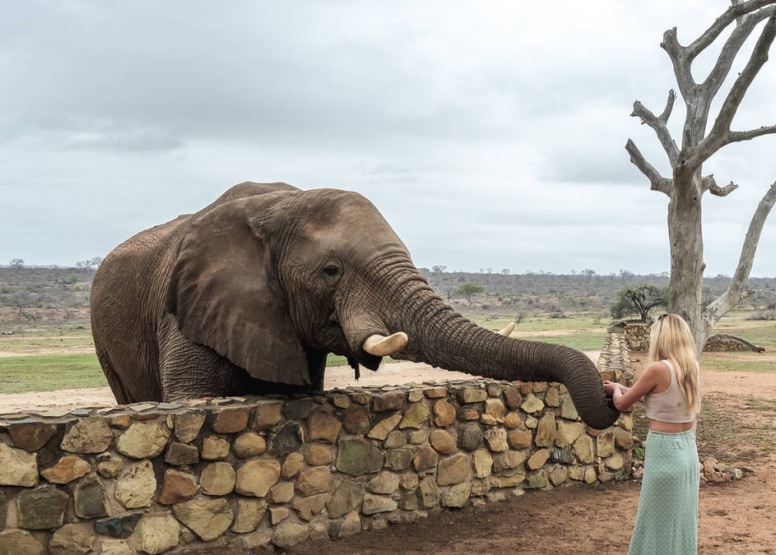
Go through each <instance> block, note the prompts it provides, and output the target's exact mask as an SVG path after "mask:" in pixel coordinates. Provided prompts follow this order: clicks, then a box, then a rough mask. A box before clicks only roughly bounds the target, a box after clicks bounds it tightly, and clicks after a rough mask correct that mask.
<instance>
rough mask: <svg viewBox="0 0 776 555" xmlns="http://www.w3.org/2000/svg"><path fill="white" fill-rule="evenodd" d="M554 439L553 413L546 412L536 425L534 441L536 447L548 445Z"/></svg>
mask: <svg viewBox="0 0 776 555" xmlns="http://www.w3.org/2000/svg"><path fill="white" fill-rule="evenodd" d="M554 441H555V415H554V414H553V413H551V412H547V413H545V414H544V416H542V417H541V419H540V420H539V425H538V426H537V427H536V437H535V438H534V443H535V444H536V446H537V447H549V446H550V445H552V444H553V442H554Z"/></svg>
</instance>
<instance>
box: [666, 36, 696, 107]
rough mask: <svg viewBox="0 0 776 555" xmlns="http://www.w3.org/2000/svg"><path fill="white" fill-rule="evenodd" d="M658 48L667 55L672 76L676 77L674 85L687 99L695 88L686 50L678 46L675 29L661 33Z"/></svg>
mask: <svg viewBox="0 0 776 555" xmlns="http://www.w3.org/2000/svg"><path fill="white" fill-rule="evenodd" d="M660 47H661V48H662V49H663V50H665V51H666V52H667V53H668V57H669V58H670V59H671V64H673V66H674V75H675V76H676V84H677V85H679V92H680V93H681V94H682V97H683V98H685V99H686V98H689V97H690V95H691V94H692V91H693V89H694V88H695V81H693V78H692V73H691V72H690V64H689V60H688V59H687V53H686V49H685V47H684V46H682V45H681V44H679V41H678V40H677V38H676V27H673V28H671V29H669V30H668V31H666V32H665V33H663V42H661V43H660Z"/></svg>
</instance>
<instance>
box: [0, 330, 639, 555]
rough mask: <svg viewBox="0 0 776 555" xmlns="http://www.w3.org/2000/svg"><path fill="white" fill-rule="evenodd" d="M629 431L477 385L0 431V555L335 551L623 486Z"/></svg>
mask: <svg viewBox="0 0 776 555" xmlns="http://www.w3.org/2000/svg"><path fill="white" fill-rule="evenodd" d="M620 337H622V336H620ZM623 341H624V340H622V339H617V338H615V339H613V340H611V339H610V340H609V343H607V345H608V346H605V352H604V353H602V358H601V361H600V365H599V367H600V369H601V370H602V371H604V372H610V373H611V374H607V378H608V379H611V377H622V376H623V375H627V372H629V371H630V369H629V363H627V349H625V358H623V357H622V356H621V355H622V353H619V354H616V353H609V352H608V351H606V349H610V348H611V349H614V347H611V346H612V345H615V346H616V345H619V344H621V343H622V342H623ZM611 361H616V362H615V363H613V362H611ZM609 364H612V365H613V366H619V367H618V368H611V369H610V368H607V365H609ZM626 366H627V368H626ZM631 430H632V418H631V415H630V414H629V413H627V414H623V415H622V416H621V417H620V419H619V420H618V422H617V423H616V424H615V425H614V426H612V427H611V428H609V429H607V430H603V431H600V432H598V431H595V430H590V429H588V428H587V427H586V426H585V425H584V424H583V423H582V422H581V421H579V418H578V416H577V412H576V410H575V408H574V405H573V404H572V402H571V399H570V397H569V395H568V392H567V391H566V388H565V387H564V386H563V385H561V384H557V383H521V382H503V381H493V380H483V379H477V380H471V381H456V382H441V383H433V384H429V383H427V384H423V385H420V384H418V385H408V386H401V387H395V386H394V387H374V388H363V389H360V388H353V389H347V390H333V391H328V392H325V393H323V394H316V395H309V396H297V397H293V398H287V397H282V398H281V397H272V398H260V399H244V398H229V399H208V400H197V401H191V402H187V403H181V404H177V403H172V404H171V403H141V404H134V405H129V406H126V407H118V408H110V409H79V410H74V411H69V412H67V411H50V412H47V413H46V412H44V413H38V414H16V415H0V554H5V553H9V554H10V553H13V554H14V555H25V554H42V553H51V554H60V553H97V554H100V553H101V554H105V555H107V554H111V555H118V554H125V553H135V552H141V553H150V554H155V553H162V552H170V553H176V552H184V551H185V552H189V551H193V550H196V549H199V548H201V549H207V550H208V552H210V551H211V550H213V549H215V548H225V547H240V548H250V547H258V546H265V545H269V544H274V545H276V546H279V547H281V548H283V547H287V546H290V545H293V544H295V543H297V542H300V541H303V540H306V539H307V538H312V539H325V538H336V537H343V536H347V535H349V534H353V533H356V532H359V531H361V530H364V529H373V528H381V527H385V526H387V525H388V524H389V523H393V522H399V521H405V520H413V519H416V518H419V517H423V516H426V515H427V514H428V513H429V512H431V511H438V510H442V509H443V508H450V509H452V508H458V507H463V506H466V505H468V504H485V503H489V502H495V501H498V500H502V499H505V498H506V497H508V496H514V495H522V494H523V493H524V492H525V491H527V490H532V489H546V488H553V487H560V486H566V485H571V484H584V483H588V484H589V483H595V482H608V481H611V480H614V479H617V478H620V477H624V476H625V475H627V474H628V473H629V472H630V469H631V451H630V449H631V446H632V444H633V438H632V434H631Z"/></svg>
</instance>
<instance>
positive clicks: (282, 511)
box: [269, 507, 290, 526]
mask: <svg viewBox="0 0 776 555" xmlns="http://www.w3.org/2000/svg"><path fill="white" fill-rule="evenodd" d="M289 514H290V511H289V509H288V507H270V508H269V522H270V524H272V526H275V525H277V524H280V523H281V522H283V521H284V520H285V519H287V518H288V515H289Z"/></svg>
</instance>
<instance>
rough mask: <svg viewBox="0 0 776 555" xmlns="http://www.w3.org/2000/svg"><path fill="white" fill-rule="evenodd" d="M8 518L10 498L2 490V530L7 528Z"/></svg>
mask: <svg viewBox="0 0 776 555" xmlns="http://www.w3.org/2000/svg"><path fill="white" fill-rule="evenodd" d="M6 516H8V498H7V497H6V496H5V493H4V492H3V490H2V489H0V530H2V529H3V528H5V518H6Z"/></svg>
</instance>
